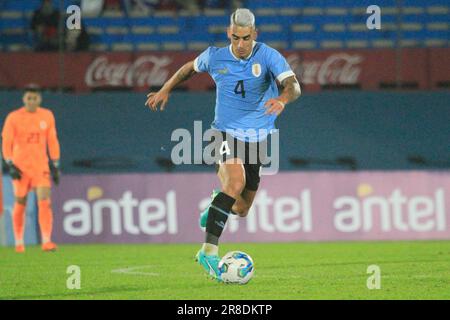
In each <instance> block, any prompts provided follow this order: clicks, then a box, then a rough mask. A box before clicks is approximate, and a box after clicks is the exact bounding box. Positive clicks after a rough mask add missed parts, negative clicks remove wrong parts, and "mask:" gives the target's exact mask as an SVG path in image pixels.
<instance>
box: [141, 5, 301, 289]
mask: <svg viewBox="0 0 450 320" xmlns="http://www.w3.org/2000/svg"><path fill="white" fill-rule="evenodd" d="M227 36H228V38H229V40H230V42H231V44H230V46H227V47H224V48H217V47H209V48H207V49H206V50H205V51H204V52H203V53H201V54H200V55H199V56H198V57H197V58H196V59H195V60H193V61H190V62H188V63H186V64H185V65H184V66H182V67H181V68H180V69H179V70H178V71H177V72H176V73H175V74H174V75H173V76H172V77H171V78H170V79H169V80H168V81H167V82H166V83H165V84H164V86H163V87H162V88H161V89H160V90H159V91H158V92H151V93H149V94H148V95H147V98H148V99H147V102H146V104H147V105H148V106H149V107H150V108H151V109H152V110H153V111H156V110H158V106H160V110H161V111H162V110H164V108H165V106H166V104H167V101H168V99H169V93H170V92H171V90H172V89H173V88H174V87H175V86H177V85H178V84H179V83H181V82H183V81H185V80H187V79H189V78H190V77H191V76H192V75H194V74H195V73H198V72H208V73H209V74H210V76H211V77H212V78H213V80H214V82H215V83H216V93H217V99H216V108H215V119H214V122H213V123H212V128H213V129H216V130H217V131H219V132H220V134H221V135H222V138H223V139H224V140H225V143H226V144H225V146H223V145H221V149H224V151H225V152H224V153H223V158H222V159H221V161H219V166H218V172H217V173H218V177H219V179H220V182H221V187H222V189H221V190H220V191H215V192H213V195H212V202H211V204H210V206H209V207H208V208H207V209H206V210H205V211H204V212H203V213H202V214H201V217H200V224H201V226H204V227H206V240H205V243H204V244H203V246H202V248H201V249H200V251H199V252H198V253H197V256H196V258H197V261H198V262H199V263H200V265H201V266H202V267H203V268H204V269H205V271H206V272H207V273H208V274H209V275H211V276H212V277H213V278H215V279H217V280H218V281H221V278H220V270H219V269H218V262H219V261H220V258H219V255H218V250H219V249H218V243H219V237H220V236H221V234H222V231H223V229H224V227H225V223H226V221H227V219H228V216H229V214H230V213H231V214H237V215H239V216H241V217H245V216H246V215H247V214H248V211H249V209H250V207H251V205H252V203H253V200H254V198H255V195H256V191H257V189H258V185H259V182H260V176H259V173H260V167H261V159H260V158H259V154H258V155H257V156H258V159H257V161H256V163H249V161H247V160H248V159H249V153H251V152H255V150H258V149H259V147H260V144H261V143H262V142H264V141H266V139H267V134H264V132H270V131H271V130H272V129H274V128H275V125H274V123H275V119H276V118H277V116H279V115H280V113H281V112H282V111H283V110H284V108H285V106H286V104H288V103H290V102H292V101H294V100H296V99H297V98H298V97H299V96H300V94H301V90H300V85H299V83H298V81H297V79H296V77H295V74H294V73H293V71H292V70H291V68H290V66H289V64H288V63H287V62H286V59H285V58H284V57H283V56H282V55H281V54H280V53H279V52H278V51H276V50H275V49H273V48H271V47H269V46H267V45H265V44H263V43H260V42H256V37H257V30H256V28H255V17H254V15H253V13H252V12H251V11H250V10H248V9H237V10H236V11H235V12H234V13H233V14H232V15H231V19H230V26H229V27H228V28H227ZM277 83H278V84H279V85H280V86H281V87H282V91H281V93H279V90H278V87H277ZM251 129H253V130H254V131H252V130H251ZM261 129H264V130H262V132H263V134H251V132H260V131H259V130H261ZM219 141H220V140H219ZM222 143H223V142H222ZM239 144H240V145H241V146H242V145H243V146H244V149H245V152H244V156H242V153H241V154H239V153H238V154H236V152H231V151H230V149H231V148H230V147H231V145H233V146H236V145H239ZM222 147H224V148H222ZM233 149H234V150H239V148H233ZM252 150H253V151H252Z"/></svg>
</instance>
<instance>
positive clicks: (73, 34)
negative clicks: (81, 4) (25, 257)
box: [66, 25, 90, 51]
mask: <svg viewBox="0 0 450 320" xmlns="http://www.w3.org/2000/svg"><path fill="white" fill-rule="evenodd" d="M89 45H90V38H89V34H88V33H87V32H86V28H85V27H84V26H83V25H82V26H81V29H79V30H78V29H74V30H67V32H66V50H67V51H86V50H89Z"/></svg>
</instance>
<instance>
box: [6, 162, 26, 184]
mask: <svg viewBox="0 0 450 320" xmlns="http://www.w3.org/2000/svg"><path fill="white" fill-rule="evenodd" d="M6 164H7V165H8V171H9V175H10V176H11V178H12V179H13V180H20V179H21V178H22V171H20V169H19V168H17V167H16V166H15V165H14V163H13V162H12V160H7V161H6Z"/></svg>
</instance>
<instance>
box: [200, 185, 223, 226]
mask: <svg viewBox="0 0 450 320" xmlns="http://www.w3.org/2000/svg"><path fill="white" fill-rule="evenodd" d="M219 193H220V190H218V189H215V190H213V192H212V194H211V202H212V201H213V200H214V198H215V197H216V196H217V195H218V194H219ZM208 210H209V206H208V207H207V208H206V209H205V210H204V211H203V212H202V213H200V219H199V223H200V228H206V221H207V220H208Z"/></svg>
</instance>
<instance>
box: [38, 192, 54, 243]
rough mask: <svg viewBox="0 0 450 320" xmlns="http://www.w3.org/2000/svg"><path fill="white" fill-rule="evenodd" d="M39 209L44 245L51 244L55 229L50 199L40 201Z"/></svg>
mask: <svg viewBox="0 0 450 320" xmlns="http://www.w3.org/2000/svg"><path fill="white" fill-rule="evenodd" d="M38 208H39V227H40V228H41V236H42V243H46V242H50V239H51V236H52V227H53V212H52V206H51V201H50V199H45V200H39V201H38Z"/></svg>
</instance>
